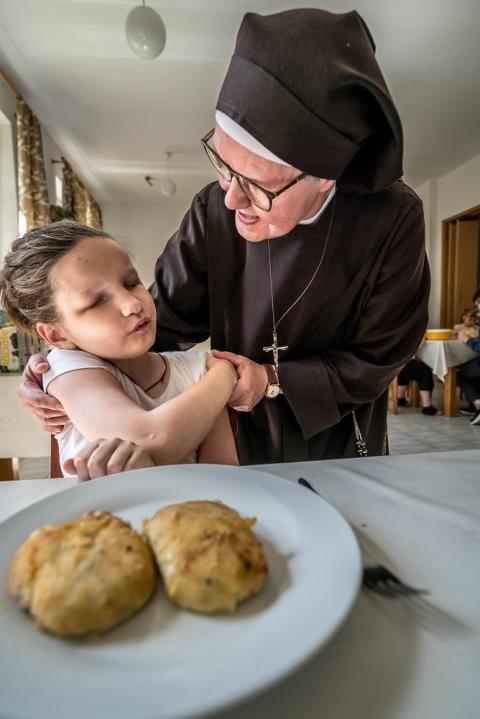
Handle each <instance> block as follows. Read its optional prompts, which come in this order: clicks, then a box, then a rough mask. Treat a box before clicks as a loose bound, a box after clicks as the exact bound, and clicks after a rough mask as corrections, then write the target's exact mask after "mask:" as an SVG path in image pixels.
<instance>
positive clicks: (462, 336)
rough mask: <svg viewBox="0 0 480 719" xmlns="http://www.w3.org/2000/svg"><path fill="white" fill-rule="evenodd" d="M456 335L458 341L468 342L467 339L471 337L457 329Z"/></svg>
mask: <svg viewBox="0 0 480 719" xmlns="http://www.w3.org/2000/svg"><path fill="white" fill-rule="evenodd" d="M457 337H458V339H459V340H460V342H468V340H469V339H471V337H469V336H468V335H467V334H466V333H465V332H464V331H463V330H458V335H457Z"/></svg>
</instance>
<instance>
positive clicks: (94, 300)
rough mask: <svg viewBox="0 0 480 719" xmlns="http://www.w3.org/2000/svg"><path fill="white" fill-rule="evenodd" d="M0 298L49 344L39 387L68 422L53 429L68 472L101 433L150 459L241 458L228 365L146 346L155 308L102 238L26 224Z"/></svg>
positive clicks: (67, 225) (69, 227)
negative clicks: (230, 413)
mask: <svg viewBox="0 0 480 719" xmlns="http://www.w3.org/2000/svg"><path fill="white" fill-rule="evenodd" d="M0 299H1V300H2V303H3V306H4V307H5V309H6V310H7V312H8V314H9V315H10V318H11V319H12V321H13V322H14V323H15V324H16V325H17V326H18V327H20V328H22V329H24V330H25V331H27V332H30V333H32V332H35V331H36V332H37V333H38V334H39V335H40V336H41V337H43V339H44V340H46V341H47V342H48V343H49V344H51V345H53V346H54V347H55V349H54V350H52V352H50V354H49V355H48V363H49V365H50V370H49V371H48V372H47V373H46V374H45V375H44V389H45V390H46V391H48V393H49V394H51V395H53V396H54V397H55V398H56V399H58V400H59V401H60V402H61V404H62V405H63V406H64V408H65V411H66V413H67V415H68V417H69V418H70V421H71V424H67V425H66V426H65V428H64V429H63V431H62V432H61V433H60V435H57V439H58V440H59V445H60V459H61V464H62V468H63V471H64V474H68V473H69V472H71V471H72V465H71V463H68V464H67V465H66V461H67V459H69V458H72V457H75V456H77V455H78V454H79V453H81V452H82V450H85V447H86V446H87V445H88V443H89V440H94V439H96V438H97V437H103V438H107V439H108V438H110V439H112V438H115V437H119V438H121V440H123V441H125V442H130V443H131V442H133V443H134V444H135V445H137V446H138V447H140V448H141V449H142V450H144V451H145V452H146V453H147V454H148V455H149V456H150V457H151V458H152V460H153V463H154V464H174V463H178V462H195V461H199V462H216V463H225V464H227V463H228V464H238V460H237V455H236V450H235V445H234V441H233V436H232V432H231V429H230V423H229V420H228V415H227V411H226V409H225V405H226V403H227V401H228V398H229V397H230V395H231V392H232V389H233V387H234V385H235V383H236V380H237V375H236V372H235V370H234V368H233V365H231V364H230V363H229V362H226V361H223V360H216V359H214V358H211V357H210V356H208V355H207V353H205V352H172V353H168V354H165V355H162V354H157V353H154V352H149V349H150V347H151V346H152V345H153V343H154V340H155V331H156V311H155V305H154V303H153V300H152V298H151V296H150V294H149V293H148V291H147V289H146V288H145V287H144V286H143V285H142V283H141V282H140V280H139V277H138V274H137V272H136V270H135V268H134V267H133V265H132V263H131V260H130V258H129V256H128V255H127V253H126V252H125V251H124V250H123V249H122V248H121V247H120V246H119V245H118V244H117V243H116V242H115V241H114V240H113V239H112V238H111V237H110V236H109V235H108V234H106V233H105V232H103V231H101V230H94V229H92V228H89V227H85V226H83V225H79V224H78V223H75V222H71V221H68V220H66V221H62V222H56V223H54V224H51V225H47V226H45V227H40V228H38V229H33V230H30V231H29V232H27V233H26V234H25V235H24V236H23V237H21V238H19V239H17V240H15V242H14V243H13V245H12V249H11V251H10V253H9V254H8V255H7V256H6V258H5V264H4V267H3V269H2V271H1V273H0ZM197 450H198V452H197Z"/></svg>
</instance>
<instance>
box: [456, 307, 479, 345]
mask: <svg viewBox="0 0 480 719" xmlns="http://www.w3.org/2000/svg"><path fill="white" fill-rule="evenodd" d="M478 319H479V316H478V310H477V308H476V307H467V308H466V309H464V310H463V312H462V324H459V325H454V326H453V329H454V331H455V332H456V333H457V335H458V333H459V332H463V333H464V334H465V335H467V336H468V337H470V338H471V339H475V338H476V337H478V336H479V334H480V333H479V327H478Z"/></svg>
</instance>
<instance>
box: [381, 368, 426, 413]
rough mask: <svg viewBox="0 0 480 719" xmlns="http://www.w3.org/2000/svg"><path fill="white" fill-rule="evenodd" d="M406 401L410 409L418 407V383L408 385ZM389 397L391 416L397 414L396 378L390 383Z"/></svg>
mask: <svg viewBox="0 0 480 719" xmlns="http://www.w3.org/2000/svg"><path fill="white" fill-rule="evenodd" d="M407 393H408V401H409V404H410V406H411V407H419V406H420V392H419V389H418V383H417V382H414V381H413V380H412V382H409V383H408V387H407ZM389 396H390V400H391V402H392V414H398V377H394V379H392V381H391V382H390V389H389Z"/></svg>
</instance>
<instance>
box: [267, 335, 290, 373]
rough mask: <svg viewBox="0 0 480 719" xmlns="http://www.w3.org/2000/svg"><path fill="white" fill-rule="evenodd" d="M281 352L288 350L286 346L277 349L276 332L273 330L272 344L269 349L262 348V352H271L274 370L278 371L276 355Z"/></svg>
mask: <svg viewBox="0 0 480 719" xmlns="http://www.w3.org/2000/svg"><path fill="white" fill-rule="evenodd" d="M283 350H288V346H287V345H285V346H284V347H279V346H278V345H277V331H276V330H273V342H272V344H271V346H270V347H264V348H263V351H264V352H273V366H274V367H275V370H278V353H279V352H280V351H283Z"/></svg>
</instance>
